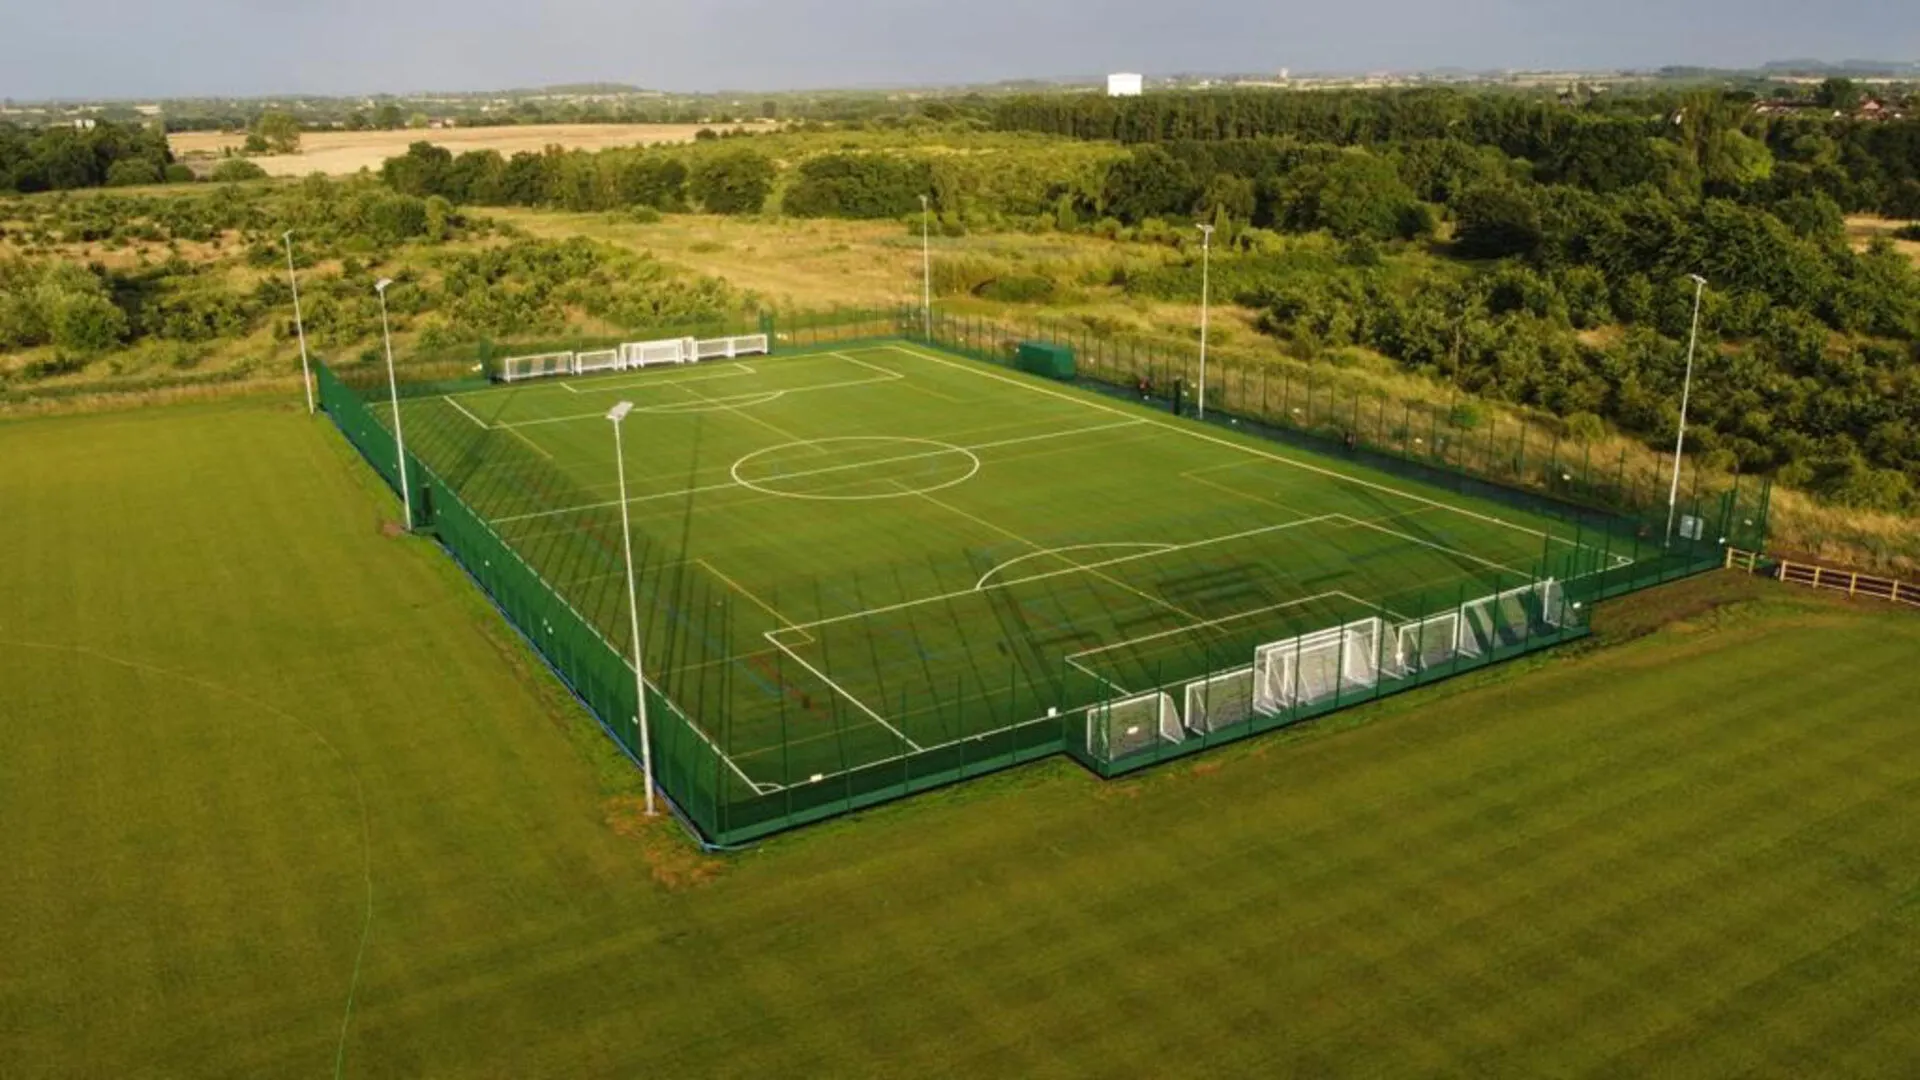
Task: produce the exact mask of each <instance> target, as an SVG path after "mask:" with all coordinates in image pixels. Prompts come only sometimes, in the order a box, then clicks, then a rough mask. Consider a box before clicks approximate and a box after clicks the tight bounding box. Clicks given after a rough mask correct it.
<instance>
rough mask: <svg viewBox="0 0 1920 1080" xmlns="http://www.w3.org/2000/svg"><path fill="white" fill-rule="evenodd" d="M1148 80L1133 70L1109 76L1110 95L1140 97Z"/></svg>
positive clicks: (1108, 93) (1108, 87) (1108, 90)
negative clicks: (1132, 71)
mask: <svg viewBox="0 0 1920 1080" xmlns="http://www.w3.org/2000/svg"><path fill="white" fill-rule="evenodd" d="M1145 82H1146V80H1145V79H1144V78H1142V77H1140V76H1139V75H1135V74H1133V73H1131V72H1120V73H1118V74H1115V75H1109V76H1107V96H1108V97H1139V96H1140V91H1141V88H1142V86H1143V85H1144V84H1145Z"/></svg>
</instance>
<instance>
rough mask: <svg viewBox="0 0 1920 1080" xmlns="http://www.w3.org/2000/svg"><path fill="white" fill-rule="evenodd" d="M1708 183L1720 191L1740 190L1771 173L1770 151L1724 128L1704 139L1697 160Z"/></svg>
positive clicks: (1758, 141)
mask: <svg viewBox="0 0 1920 1080" xmlns="http://www.w3.org/2000/svg"><path fill="white" fill-rule="evenodd" d="M1701 164H1702V171H1703V172H1704V173H1705V179H1706V182H1707V184H1708V185H1709V186H1711V187H1712V188H1714V189H1715V190H1717V191H1722V192H1734V193H1737V192H1741V191H1745V190H1746V189H1747V188H1750V187H1753V186H1754V185H1756V184H1759V183H1762V182H1764V181H1765V180H1766V179H1767V178H1768V177H1770V176H1772V175H1773V151H1771V150H1768V149H1767V144H1766V143H1763V142H1761V141H1760V140H1758V139H1753V138H1749V137H1747V136H1746V135H1743V134H1741V133H1740V132H1738V131H1734V130H1732V129H1728V130H1725V131H1719V132H1715V133H1714V134H1713V135H1712V136H1711V137H1710V138H1708V140H1707V152H1706V160H1705V161H1704V162H1702V163H1701Z"/></svg>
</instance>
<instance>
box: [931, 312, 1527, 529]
mask: <svg viewBox="0 0 1920 1080" xmlns="http://www.w3.org/2000/svg"><path fill="white" fill-rule="evenodd" d="M901 351H903V352H908V351H911V352H912V353H913V355H915V356H918V357H921V358H923V359H927V360H932V361H934V362H935V363H938V364H944V365H946V366H948V367H952V368H958V369H960V370H962V371H971V372H973V373H974V374H975V375H978V376H980V377H981V378H984V379H994V380H996V381H999V382H1003V383H1007V384H1008V385H1010V386H1024V387H1026V388H1027V389H1028V390H1032V391H1033V392H1035V393H1038V394H1045V395H1047V396H1048V397H1056V398H1059V399H1061V400H1062V401H1073V402H1078V403H1079V404H1081V405H1084V406H1086V407H1087V408H1090V409H1097V410H1099V411H1101V412H1105V413H1112V414H1113V415H1115V416H1126V415H1130V414H1128V413H1127V412H1125V411H1123V410H1121V409H1116V408H1114V407H1113V406H1110V405H1105V404H1102V403H1100V402H1098V401H1089V400H1086V399H1084V398H1078V397H1074V396H1073V395H1071V394H1066V393H1062V392H1061V391H1058V390H1055V389H1053V388H1051V387H1047V386H1036V385H1033V384H1032V383H1028V382H1023V381H1021V380H1019V379H1014V378H1009V377H1008V376H1005V375H1001V374H999V373H998V372H993V371H984V370H980V369H979V368H978V367H976V366H974V365H975V363H976V362H974V361H962V360H949V359H947V358H946V357H944V356H935V355H933V354H930V353H923V352H920V351H918V350H907V349H902V350H901ZM1143 422H1144V423H1149V424H1153V425H1155V426H1157V427H1163V428H1167V429H1168V430H1171V431H1177V432H1180V433H1181V434H1183V435H1187V436H1190V437H1192V438H1195V439H1203V440H1205V441H1207V442H1210V443H1213V444H1215V445H1217V446H1225V447H1228V448H1230V449H1233V450H1238V451H1240V452H1241V453H1243V454H1252V455H1254V456H1255V457H1262V458H1266V459H1268V460H1269V461H1277V462H1279V463H1281V464H1283V465H1290V466H1292V467H1294V468H1296V469H1304V470H1306V471H1308V472H1313V473H1319V474H1320V475H1322V476H1328V477H1331V478H1333V479H1335V480H1339V481H1342V482H1344V483H1349V484H1357V485H1359V486H1361V487H1365V488H1372V489H1373V490H1375V491H1381V492H1385V493H1387V494H1389V495H1392V496H1394V497H1396V498H1401V499H1407V500H1410V501H1412V502H1420V503H1427V504H1428V505H1431V506H1437V507H1440V508H1442V509H1445V510H1450V511H1452V512H1454V513H1456V514H1460V515H1463V516H1465V517H1470V518H1476V519H1478V520H1480V521H1484V522H1487V523H1488V524H1491V525H1498V526H1500V527H1502V528H1506V529H1513V530H1516V531H1518V532H1523V533H1526V534H1527V535H1529V536H1539V537H1550V536H1551V535H1552V534H1550V533H1544V532H1541V531H1540V530H1538V529H1529V528H1527V527H1526V526H1524V525H1516V524H1514V523H1513V522H1511V521H1506V520H1504V519H1501V518H1497V517H1494V516H1492V515H1490V514H1482V513H1480V512H1479V511H1476V510H1468V509H1467V508H1466V507H1463V506H1455V505H1453V504H1452V503H1445V502H1441V501H1440V500H1438V499H1429V498H1427V497H1426V496H1424V495H1415V494H1413V493H1412V492H1409V491H1402V490H1400V489H1399V488H1396V487H1391V486H1389V485H1386V484H1381V483H1376V482H1374V481H1372V480H1362V479H1360V478H1359V477H1357V476H1349V475H1348V474H1346V473H1343V472H1339V471H1337V470H1334V469H1326V468H1322V467H1320V466H1318V465H1309V464H1307V463H1306V462H1304V461H1297V460H1295V459H1293V458H1290V457H1287V456H1286V455H1284V454H1276V453H1273V452H1271V451H1267V450H1261V449H1259V448H1258V447H1252V446H1246V445H1243V444H1241V443H1237V442H1234V441H1233V440H1231V439H1222V438H1220V437H1219V436H1217V435H1209V434H1207V433H1206V432H1204V431H1201V430H1198V428H1197V427H1195V426H1191V425H1188V424H1176V423H1173V422H1172V421H1169V420H1162V419H1160V418H1159V417H1151V418H1147V419H1145V420H1144V421H1143Z"/></svg>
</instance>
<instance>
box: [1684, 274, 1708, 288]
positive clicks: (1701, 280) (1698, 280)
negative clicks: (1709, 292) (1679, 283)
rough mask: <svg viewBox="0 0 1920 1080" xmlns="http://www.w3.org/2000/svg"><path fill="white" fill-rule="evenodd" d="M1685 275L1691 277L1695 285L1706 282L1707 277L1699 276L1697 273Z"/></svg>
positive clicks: (1702, 284)
mask: <svg viewBox="0 0 1920 1080" xmlns="http://www.w3.org/2000/svg"><path fill="white" fill-rule="evenodd" d="M1687 276H1688V277H1690V278H1692V279H1693V283H1694V284H1695V285H1701V286H1704V285H1706V283H1707V279H1706V278H1703V277H1701V276H1700V275H1699V274H1688V275H1687Z"/></svg>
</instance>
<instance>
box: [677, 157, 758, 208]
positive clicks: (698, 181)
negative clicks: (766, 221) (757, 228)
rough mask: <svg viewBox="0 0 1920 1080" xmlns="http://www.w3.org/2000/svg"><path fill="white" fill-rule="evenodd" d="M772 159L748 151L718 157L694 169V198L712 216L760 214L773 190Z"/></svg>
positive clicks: (705, 161)
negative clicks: (769, 193)
mask: <svg viewBox="0 0 1920 1080" xmlns="http://www.w3.org/2000/svg"><path fill="white" fill-rule="evenodd" d="M773 177H774V165H773V159H771V158H769V157H767V156H766V155H764V154H761V153H758V152H757V151H753V150H748V149H745V148H741V149H737V150H730V151H728V152H726V153H721V154H715V155H713V156H712V157H709V158H706V159H705V160H703V161H701V162H700V164H699V165H697V166H696V167H695V168H694V170H693V184H692V189H693V195H694V197H695V198H697V199H699V200H700V205H701V206H703V207H705V208H706V210H707V212H708V213H713V214H757V213H759V212H760V208H761V207H762V206H765V205H766V202H767V194H768V192H770V191H772V190H773Z"/></svg>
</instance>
